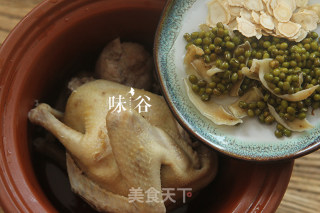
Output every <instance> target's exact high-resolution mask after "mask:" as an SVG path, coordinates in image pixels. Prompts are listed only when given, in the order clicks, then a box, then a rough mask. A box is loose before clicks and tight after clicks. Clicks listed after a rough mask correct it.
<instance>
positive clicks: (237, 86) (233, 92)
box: [229, 78, 244, 97]
mask: <svg viewBox="0 0 320 213" xmlns="http://www.w3.org/2000/svg"><path fill="white" fill-rule="evenodd" d="M243 80H244V78H242V79H240V80H238V81H237V82H236V83H235V84H234V85H233V86H232V88H231V90H230V93H229V95H230V96H231V97H238V96H239V91H240V87H241V85H242V83H243Z"/></svg>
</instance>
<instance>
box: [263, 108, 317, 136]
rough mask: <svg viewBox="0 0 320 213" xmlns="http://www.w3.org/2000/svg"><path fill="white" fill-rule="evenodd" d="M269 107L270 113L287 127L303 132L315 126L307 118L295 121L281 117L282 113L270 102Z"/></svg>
mask: <svg viewBox="0 0 320 213" xmlns="http://www.w3.org/2000/svg"><path fill="white" fill-rule="evenodd" d="M268 109H269V111H270V114H271V115H272V116H273V117H274V118H275V119H276V121H277V122H278V123H279V124H281V125H282V126H284V127H285V128H287V129H289V130H291V131H295V132H303V131H306V130H308V129H312V128H313V126H312V125H311V124H310V123H309V122H308V121H307V119H303V120H300V119H295V120H293V121H287V120H284V119H282V118H281V117H280V115H279V114H278V113H277V112H276V110H275V108H274V107H273V106H271V105H270V104H268Z"/></svg>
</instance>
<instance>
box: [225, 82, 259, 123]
mask: <svg viewBox="0 0 320 213" xmlns="http://www.w3.org/2000/svg"><path fill="white" fill-rule="evenodd" d="M262 97H263V95H262V93H261V91H260V90H259V89H258V88H257V87H252V88H251V89H250V90H249V91H248V92H247V93H245V94H244V95H243V96H241V98H239V99H238V100H237V101H236V102H234V103H233V104H231V105H230V106H229V107H228V109H229V110H230V112H232V114H233V115H234V116H236V117H237V118H244V117H246V116H247V110H245V109H242V108H241V107H239V102H240V101H244V102H246V103H251V102H256V101H259V100H261V98H262Z"/></svg>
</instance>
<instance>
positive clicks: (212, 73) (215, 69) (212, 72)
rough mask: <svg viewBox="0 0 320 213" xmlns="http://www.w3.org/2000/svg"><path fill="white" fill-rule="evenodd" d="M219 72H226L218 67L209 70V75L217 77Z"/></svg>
mask: <svg viewBox="0 0 320 213" xmlns="http://www.w3.org/2000/svg"><path fill="white" fill-rule="evenodd" d="M219 72H224V70H222V69H219V68H217V67H212V68H210V69H208V70H207V75H208V76H210V77H211V76H213V75H215V74H217V73H219Z"/></svg>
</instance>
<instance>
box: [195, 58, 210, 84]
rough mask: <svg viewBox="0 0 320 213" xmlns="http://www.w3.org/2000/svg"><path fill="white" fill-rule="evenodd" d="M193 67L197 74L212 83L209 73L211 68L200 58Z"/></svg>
mask: <svg viewBox="0 0 320 213" xmlns="http://www.w3.org/2000/svg"><path fill="white" fill-rule="evenodd" d="M191 65H192V66H193V67H194V68H195V70H196V72H197V74H198V75H199V76H201V78H202V79H204V80H206V81H210V76H209V75H208V73H207V71H208V70H209V69H210V68H211V66H210V65H208V64H206V63H205V62H204V61H203V60H202V59H200V58H198V59H195V60H193V61H192V62H191Z"/></svg>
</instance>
